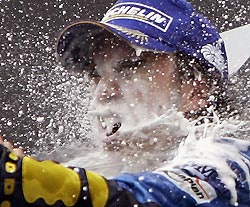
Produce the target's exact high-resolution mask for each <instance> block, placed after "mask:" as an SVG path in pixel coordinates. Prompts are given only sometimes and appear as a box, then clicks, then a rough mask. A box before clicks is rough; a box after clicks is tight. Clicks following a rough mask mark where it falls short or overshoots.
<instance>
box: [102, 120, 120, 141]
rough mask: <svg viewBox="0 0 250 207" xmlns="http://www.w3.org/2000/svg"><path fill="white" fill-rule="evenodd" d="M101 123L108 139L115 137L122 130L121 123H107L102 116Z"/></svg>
mask: <svg viewBox="0 0 250 207" xmlns="http://www.w3.org/2000/svg"><path fill="white" fill-rule="evenodd" d="M99 121H100V124H101V127H102V129H103V130H105V132H106V136H107V137H110V136H112V135H114V134H115V133H116V132H117V131H118V130H119V129H120V128H121V125H122V124H121V122H115V123H114V122H113V121H109V122H106V121H105V120H104V118H103V117H102V116H99ZM112 122H113V123H114V124H113V123H112Z"/></svg>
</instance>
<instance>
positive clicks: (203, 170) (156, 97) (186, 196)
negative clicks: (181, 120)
mask: <svg viewBox="0 0 250 207" xmlns="http://www.w3.org/2000/svg"><path fill="white" fill-rule="evenodd" d="M57 53H58V59H59V61H60V63H61V64H62V65H63V66H64V67H65V68H67V69H70V70H71V69H73V70H75V71H77V72H80V73H84V74H87V75H88V77H89V80H90V82H91V85H92V87H93V107H95V111H94V113H95V114H96V116H97V119H98V122H97V124H98V130H99V133H100V134H101V135H100V138H101V139H102V140H101V141H102V142H103V143H104V144H105V145H106V146H107V147H108V149H112V150H114V149H115V150H120V149H121V148H122V147H125V146H126V147H131V146H132V147H133V146H139V147H141V148H142V149H143V150H144V151H146V150H147V149H148V148H150V147H151V145H152V144H151V142H149V141H148V140H145V139H139V138H141V137H140V136H139V138H138V136H135V137H136V139H134V138H133V136H132V135H134V131H135V130H136V129H138V128H139V129H144V126H145V125H147V123H148V122H151V121H152V119H154V118H156V119H157V118H159V117H162V116H164V114H165V113H166V112H167V111H168V110H171V111H179V112H184V114H185V116H186V117H188V118H195V117H197V116H199V115H206V114H207V113H210V110H212V108H213V107H215V109H216V107H217V108H219V107H220V106H221V105H220V97H221V95H223V92H224V87H223V85H224V83H225V82H226V80H227V63H226V54H225V51H224V45H223V41H222V40H221V39H220V37H219V35H218V33H217V32H216V30H215V29H214V28H213V27H212V25H211V24H210V23H209V22H208V21H207V20H206V19H205V18H204V17H203V16H201V15H199V14H197V12H196V11H195V10H194V9H193V8H192V6H191V5H190V4H189V3H187V2H186V1H184V0H180V1H175V0H161V1H147V0H133V1H127V0H122V1H118V2H117V3H116V4H115V5H114V6H113V7H112V8H111V9H110V10H109V11H108V12H107V14H106V15H105V17H104V19H103V20H102V21H101V22H100V23H98V22H92V21H82V22H79V23H76V24H73V25H70V26H69V27H68V28H66V29H65V31H64V32H63V33H62V34H61V36H60V38H59V41H58V48H57ZM207 108H210V110H207ZM142 131H143V130H142ZM149 133H150V132H149ZM151 133H152V132H151ZM155 133H157V128H155ZM147 134H148V133H145V135H147ZM152 134H153V133H152ZM149 136H151V134H150V135H149ZM137 138H138V139H137ZM148 139H150V138H148ZM191 141H192V140H191ZM159 142H160V143H164V140H160V141H159ZM167 142H168V141H166V140H165V143H164V144H167ZM211 144H212V146H213V149H214V150H212V149H208V146H211ZM0 152H1V162H0V164H1V165H0V167H1V168H0V169H1V178H0V179H1V180H0V183H1V188H0V198H1V199H0V201H1V204H0V205H1V206H4V207H7V206H19V207H20V206H87V207H88V206H91V207H92V206H93V207H101V206H111V207H112V206H124V207H125V206H126V207H132V206H133V207H135V206H148V207H149V206H150V207H151V206H152V207H153V206H154V207H156V206H164V207H170V206H178V207H179V206H183V207H186V206H187V207H192V206H202V207H217V206H220V207H224V206H225V207H229V206H244V207H247V206H249V202H250V197H249V178H250V175H249V166H250V163H249V156H250V150H249V143H248V142H244V141H239V140H234V139H227V138H218V139H200V140H198V141H197V140H196V141H193V142H190V139H189V142H187V144H186V145H184V146H183V147H182V151H181V152H180V154H179V155H178V156H176V158H175V159H174V160H173V161H172V162H171V163H169V164H168V165H167V166H165V167H163V168H160V169H158V170H156V171H154V172H142V173H138V174H121V175H120V176H117V177H116V178H114V179H110V180H107V179H105V178H104V177H102V176H100V175H98V174H96V173H94V172H92V171H89V170H85V169H83V168H76V167H72V168H70V167H69V168H65V167H63V166H61V165H59V164H57V163H54V162H52V161H42V162H40V161H36V160H34V159H32V158H29V157H23V158H19V157H17V156H16V155H15V154H14V153H12V152H10V151H8V150H7V149H6V148H4V147H3V146H1V148H0ZM214 160H218V162H214Z"/></svg>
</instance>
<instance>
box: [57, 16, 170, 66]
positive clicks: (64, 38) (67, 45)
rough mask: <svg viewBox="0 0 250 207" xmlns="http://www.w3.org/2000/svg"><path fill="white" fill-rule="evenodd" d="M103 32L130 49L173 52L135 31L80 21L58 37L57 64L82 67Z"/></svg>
mask: <svg viewBox="0 0 250 207" xmlns="http://www.w3.org/2000/svg"><path fill="white" fill-rule="evenodd" d="M104 31H106V32H110V33H112V34H114V35H116V36H118V37H119V38H121V39H122V40H124V41H125V42H127V43H128V44H130V45H131V46H132V47H139V48H141V49H144V50H149V51H160V52H174V51H175V49H174V48H172V47H170V46H168V45H166V44H164V43H162V42H161V41H159V40H157V39H155V38H152V37H150V36H148V35H147V34H144V33H142V32H140V31H137V30H131V29H128V28H124V27H121V26H117V25H112V24H107V23H102V22H96V21H80V22H77V23H74V24H71V25H69V26H68V27H66V28H65V29H64V30H63V31H62V33H61V34H60V35H59V38H58V42H57V48H56V52H57V58H58V60H59V62H61V63H62V65H63V66H64V67H66V66H69V65H71V64H70V63H69V62H72V63H74V64H80V66H81V67H84V66H85V64H84V61H85V62H86V58H87V57H88V55H90V52H91V48H93V45H94V44H95V39H96V37H97V36H98V38H101V35H102V33H103V32H104ZM78 66H79V65H78Z"/></svg>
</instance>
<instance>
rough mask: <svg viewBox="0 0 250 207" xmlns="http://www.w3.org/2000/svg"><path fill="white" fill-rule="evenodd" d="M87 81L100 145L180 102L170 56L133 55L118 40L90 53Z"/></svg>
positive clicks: (178, 85) (147, 53) (150, 120)
mask: <svg viewBox="0 0 250 207" xmlns="http://www.w3.org/2000/svg"><path fill="white" fill-rule="evenodd" d="M90 77H91V80H92V83H93V88H92V89H93V102H92V106H93V109H94V111H93V113H94V115H95V116H96V117H97V128H98V132H99V135H100V139H102V141H104V143H109V142H111V141H114V140H116V139H118V138H121V137H122V136H121V135H122V134H123V133H125V134H126V132H128V131H131V130H134V129H136V128H138V127H142V126H143V125H146V124H148V123H150V122H152V120H154V119H156V118H157V117H159V116H161V115H162V114H164V113H165V112H166V111H167V110H168V109H171V108H175V107H177V106H178V104H179V102H180V88H181V86H180V81H179V77H178V72H177V70H176V65H175V60H174V56H173V55H172V54H160V53H153V52H142V53H141V54H136V50H135V49H133V48H132V47H130V46H129V45H127V44H126V43H125V42H123V41H121V40H119V39H118V38H112V39H110V38H109V40H106V41H103V42H102V43H101V44H100V45H99V46H98V47H97V49H96V50H95V51H94V55H93V65H92V69H91V74H90ZM126 138H127V139H129V137H126ZM120 141H121V140H120Z"/></svg>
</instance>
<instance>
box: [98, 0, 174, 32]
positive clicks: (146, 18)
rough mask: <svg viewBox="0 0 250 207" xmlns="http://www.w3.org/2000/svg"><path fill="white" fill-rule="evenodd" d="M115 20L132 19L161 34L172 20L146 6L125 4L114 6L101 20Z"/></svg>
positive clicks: (105, 21)
mask: <svg viewBox="0 0 250 207" xmlns="http://www.w3.org/2000/svg"><path fill="white" fill-rule="evenodd" d="M115 19H132V20H136V21H140V22H144V23H146V24H149V25H151V26H153V27H155V28H157V29H159V30H161V31H163V32H166V31H167V30H168V27H169V25H170V24H171V22H172V20H173V18H172V17H170V16H168V15H167V14H164V13H163V12H161V11H160V10H158V9H155V8H153V7H150V6H148V5H144V4H140V3H133V2H126V3H120V4H116V5H114V6H113V7H112V8H110V9H109V10H108V11H107V13H106V14H105V16H104V17H103V19H102V22H103V23H107V22H109V21H111V20H115Z"/></svg>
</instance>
